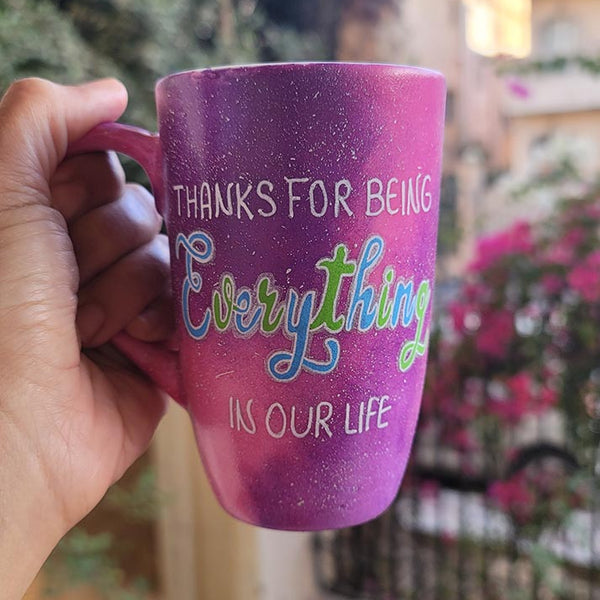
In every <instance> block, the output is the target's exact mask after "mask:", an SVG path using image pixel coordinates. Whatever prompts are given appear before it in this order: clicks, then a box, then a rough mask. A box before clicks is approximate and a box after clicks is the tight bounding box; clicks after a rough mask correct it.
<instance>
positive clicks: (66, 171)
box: [50, 152, 125, 223]
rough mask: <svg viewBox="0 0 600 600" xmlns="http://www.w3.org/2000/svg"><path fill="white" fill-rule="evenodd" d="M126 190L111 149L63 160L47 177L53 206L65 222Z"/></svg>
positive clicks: (119, 164)
mask: <svg viewBox="0 0 600 600" xmlns="http://www.w3.org/2000/svg"><path fill="white" fill-rule="evenodd" d="M124 191H125V172H124V171H123V167H121V163H120V162H119V159H118V158H117V155H116V154H115V153H114V152H94V153H91V154H82V155H79V156H74V157H72V158H68V159H66V160H65V161H63V162H62V163H61V164H60V165H59V166H58V168H57V169H56V172H55V173H54V175H53V176H52V179H51V180H50V192H51V195H52V206H53V207H54V208H56V209H57V210H59V211H60V212H61V214H62V215H63V217H64V218H65V219H66V221H67V222H68V223H71V222H72V221H73V220H74V219H77V218H78V217H81V216H82V215H84V214H85V213H86V212H89V211H90V210H93V209H94V208H97V207H98V206H101V205H103V204H107V203H109V202H114V201H115V200H118V199H119V198H120V197H121V196H122V195H123V193H124Z"/></svg>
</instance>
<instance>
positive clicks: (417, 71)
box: [156, 61, 445, 90]
mask: <svg viewBox="0 0 600 600" xmlns="http://www.w3.org/2000/svg"><path fill="white" fill-rule="evenodd" d="M312 67H338V68H342V69H347V70H353V69H354V70H365V71H374V70H381V71H387V70H389V71H396V72H399V73H400V72H404V73H410V74H412V75H416V76H419V77H423V78H428V79H430V78H433V79H442V80H445V76H444V74H443V73H441V72H440V71H436V70H435V69H430V68H428V67H417V66H413V65H402V64H396V63H384V62H353V61H298V62H293V61H291V62H266V63H249V64H239V65H219V66H215V67H202V68H199V69H186V70H183V71H177V72H175V73H170V74H169V75H165V76H164V77H161V78H160V79H159V80H158V81H157V82H156V89H157V90H158V88H159V87H162V86H163V85H164V84H166V83H167V82H170V81H171V80H174V79H179V78H189V77H193V76H199V75H209V74H210V73H215V76H216V75H217V74H219V73H221V72H234V73H236V72H237V73H247V72H252V71H261V70H264V71H269V70H274V71H275V70H279V71H288V70H299V69H306V68H312Z"/></svg>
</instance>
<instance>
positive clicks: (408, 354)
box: [398, 280, 431, 373]
mask: <svg viewBox="0 0 600 600" xmlns="http://www.w3.org/2000/svg"><path fill="white" fill-rule="evenodd" d="M430 299H431V290H430V287H429V281H427V280H425V281H422V282H421V285H419V290H418V291H417V302H416V305H417V306H416V309H415V313H416V315H417V330H416V332H415V339H414V340H409V341H408V342H406V343H405V344H404V346H402V350H401V351H400V356H399V357H398V368H399V369H400V371H402V372H403V373H404V372H406V371H408V370H409V369H410V368H411V367H412V366H413V364H414V362H415V360H416V358H417V356H423V355H424V354H425V352H426V350H427V343H428V341H429V329H427V330H425V331H423V325H424V321H425V313H426V312H427V307H428V306H429V300H430ZM422 337H423V339H421V338H422Z"/></svg>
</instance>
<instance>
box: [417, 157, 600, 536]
mask: <svg viewBox="0 0 600 600" xmlns="http://www.w3.org/2000/svg"><path fill="white" fill-rule="evenodd" d="M556 165H557V168H558V169H559V171H560V170H561V169H562V175H566V176H568V177H573V176H574V173H575V172H576V171H575V166H574V165H573V164H572V163H570V162H568V161H566V162H565V160H564V157H563V160H558V161H557V162H556ZM544 173H545V175H546V180H545V179H544V177H541V178H540V179H539V180H538V185H537V186H536V185H535V181H534V182H532V184H531V185H529V186H528V187H527V189H524V188H523V189H522V193H523V194H527V193H530V192H531V191H532V190H534V189H535V188H536V187H543V186H544V185H553V186H556V185H558V180H561V181H562V180H563V179H564V178H563V177H562V176H560V177H559V176H557V178H556V180H555V179H553V177H552V173H553V172H552V170H546V171H544ZM583 188H584V186H583V184H582V186H580V187H579V191H580V192H581V190H582V189H583ZM555 189H556V188H555ZM559 189H560V186H559ZM598 365H600V187H598V186H591V187H589V186H588V191H587V192H586V193H579V194H578V195H577V196H575V197H570V198H567V199H564V200H562V201H560V202H558V203H557V204H556V207H555V210H554V211H553V212H552V213H551V214H550V215H549V216H548V217H547V218H545V219H543V220H541V221H540V222H538V223H536V224H531V223H528V222H525V221H520V222H517V223H515V224H514V225H513V226H512V227H511V228H509V229H507V230H504V231H500V232H498V233H494V234H492V235H489V236H486V237H483V238H481V239H480V240H479V242H478V247H477V252H476V256H475V259H474V261H473V262H472V263H471V265H470V267H469V269H468V273H467V276H466V279H465V281H464V283H463V284H462V285H461V288H460V291H459V293H458V296H457V297H456V298H455V300H454V301H452V302H451V303H450V304H449V305H448V306H446V307H445V308H444V311H443V313H442V314H441V315H440V318H439V323H438V328H437V330H436V331H435V333H434V335H433V336H432V344H431V349H430V360H429V370H428V375H427V381H426V387H425V394H424V399H423V412H422V418H421V423H420V427H421V430H422V431H426V430H429V431H435V432H436V435H437V436H438V439H439V441H440V443H441V444H442V446H445V447H446V448H451V449H453V450H454V451H455V452H457V453H458V454H459V455H460V457H461V465H462V466H463V468H464V469H466V470H471V471H476V470H477V469H478V468H479V469H481V468H482V467H481V465H484V466H483V469H484V470H485V473H484V475H485V476H486V477H488V478H491V479H492V483H491V485H490V487H489V489H488V493H489V495H490V498H491V499H492V501H493V502H494V503H495V504H496V505H497V506H499V507H500V508H502V509H503V510H504V511H505V512H507V513H508V514H509V515H510V516H511V517H512V521H513V523H514V524H515V526H516V527H518V528H519V530H520V531H521V533H525V534H531V536H532V537H535V536H537V535H539V533H540V531H541V529H542V527H544V526H552V525H553V524H555V525H558V524H560V523H562V522H564V520H565V518H566V516H567V515H568V514H569V513H570V511H572V510H573V508H577V507H582V506H585V505H586V502H588V501H589V500H590V495H591V494H590V489H591V487H590V481H589V477H590V475H589V474H591V473H592V471H593V463H594V461H595V448H596V447H597V446H598V443H599V442H600V435H599V433H598V431H599V428H598V425H599V424H600V369H599V367H598ZM544 418H546V419H548V418H551V420H552V422H553V423H554V425H547V426H544V425H539V424H538V426H537V430H538V431H537V434H536V435H537V443H541V444H542V445H545V446H548V447H551V448H558V451H557V453H555V454H557V455H555V456H553V457H549V458H548V457H547V458H548V460H545V461H543V460H537V461H533V462H532V463H531V464H528V465H526V464H524V465H521V467H522V468H521V469H519V470H517V471H514V472H511V473H509V477H508V478H506V476H507V470H508V468H509V467H510V465H511V463H513V462H514V461H515V460H516V456H515V451H514V447H515V446H518V445H519V443H520V436H523V435H524V434H523V433H522V432H523V431H524V428H526V424H527V422H529V423H531V419H536V420H538V423H542V422H543V419H544ZM548 422H549V421H548ZM557 422H558V423H560V426H559V429H560V431H556V429H557V426H556V423H557ZM560 452H564V454H565V456H566V457H572V459H571V458H569V460H562V459H561V455H560ZM571 460H572V462H573V463H577V464H579V465H580V466H582V467H584V469H582V470H581V471H580V472H577V473H576V474H575V475H573V473H572V468H571V463H570V461H571ZM477 465H479V466H477ZM582 473H583V474H584V475H583V476H582ZM582 477H583V479H582ZM586 477H587V479H586ZM494 480H495V481H494Z"/></svg>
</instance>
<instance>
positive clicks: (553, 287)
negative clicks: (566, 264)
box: [541, 273, 564, 296]
mask: <svg viewBox="0 0 600 600" xmlns="http://www.w3.org/2000/svg"><path fill="white" fill-rule="evenodd" d="M541 284H542V288H543V289H544V291H545V292H546V294H548V295H550V296H553V295H555V294H558V293H559V292H560V291H561V290H562V288H563V286H564V279H563V278H562V277H561V276H560V275H556V274H555V273H547V274H546V275H544V276H543V277H542V281H541Z"/></svg>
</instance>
